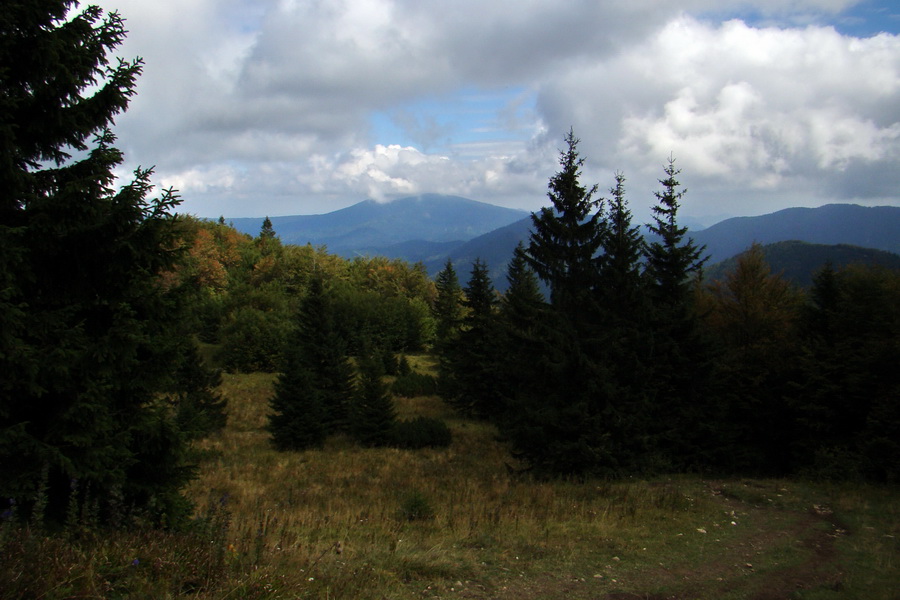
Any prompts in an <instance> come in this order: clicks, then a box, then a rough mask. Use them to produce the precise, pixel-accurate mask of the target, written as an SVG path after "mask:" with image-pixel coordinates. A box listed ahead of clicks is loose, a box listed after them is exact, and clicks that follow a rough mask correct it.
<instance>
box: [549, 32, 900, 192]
mask: <svg viewBox="0 0 900 600" xmlns="http://www.w3.org/2000/svg"><path fill="white" fill-rule="evenodd" d="M542 95H543V99H542V102H541V105H542V106H543V107H544V108H545V116H546V118H547V120H548V122H549V124H550V125H549V127H550V129H551V130H553V129H556V130H559V129H560V128H561V127H562V126H564V124H565V123H566V122H567V120H568V119H571V120H572V122H573V123H574V125H575V126H576V129H577V130H578V131H579V132H580V134H581V136H582V137H583V138H585V141H586V143H587V145H586V147H585V150H586V152H588V153H589V154H591V155H593V156H594V157H595V159H596V160H598V161H599V162H600V163H601V164H603V165H604V166H608V167H613V168H622V169H626V170H632V171H637V172H638V173H640V172H643V171H646V169H647V167H653V168H657V167H658V165H660V164H662V162H663V160H664V159H665V157H667V156H668V155H669V154H670V153H673V154H674V155H675V156H676V158H677V160H678V162H679V165H680V167H681V168H682V169H684V171H685V172H686V173H690V174H691V175H692V176H693V178H694V179H695V181H697V182H698V183H699V184H700V187H701V188H707V189H717V190H718V189H721V188H722V187H723V186H724V185H725V184H726V183H727V184H728V185H730V186H732V187H734V188H736V189H737V190H740V189H742V188H743V189H747V188H750V189H757V190H774V189H776V188H788V189H790V190H792V193H794V194H795V195H797V196H801V195H804V194H805V195H808V196H818V197H819V198H822V199H849V198H856V199H859V198H860V197H861V196H863V197H864V194H861V193H860V192H864V188H863V187H860V188H854V186H844V187H843V188H840V187H837V186H835V185H834V182H835V180H836V179H838V178H843V177H847V176H849V173H850V172H851V171H853V169H851V167H854V166H856V165H865V164H869V163H873V162H884V161H893V162H896V161H897V160H898V158H900V136H898V133H900V102H898V98H900V39H898V38H897V37H896V36H889V35H880V36H876V37H873V38H869V39H856V38H849V37H845V36H841V35H840V34H838V33H837V32H836V31H835V30H834V29H832V28H830V27H807V28H803V29H776V28H754V27H750V26H748V25H747V24H745V23H743V22H741V21H736V20H733V21H729V22H726V23H723V24H721V25H715V24H710V23H706V22H702V21H699V20H696V19H693V18H690V17H687V16H682V17H681V18H678V19H676V20H674V21H672V22H670V23H669V24H668V25H666V27H664V28H663V29H662V30H660V32H659V33H658V34H657V35H656V36H654V37H653V38H652V39H650V40H648V41H647V43H645V44H641V45H638V46H635V47H633V48H630V49H629V50H628V51H627V52H625V53H622V54H621V55H619V56H617V57H615V58H614V59H611V60H609V61H604V62H601V63H599V64H598V65H596V66H595V67H594V68H593V69H590V70H588V71H587V72H581V73H578V72H570V73H566V74H565V75H563V76H561V77H559V78H558V79H556V80H553V81H550V82H548V83H547V84H546V86H545V88H544V90H543V91H542ZM589 99H594V100H595V101H594V102H593V103H592V102H591V101H590V100H589ZM849 189H856V191H855V192H854V195H853V196H850V197H846V196H845V197H843V198H840V197H838V198H836V197H835V195H836V194H840V193H842V192H841V190H844V191H846V190H849ZM743 197H744V196H743V195H741V194H735V195H734V200H735V201H740V200H741V199H742V198H743ZM798 199H802V198H798ZM726 201H727V200H726Z"/></svg>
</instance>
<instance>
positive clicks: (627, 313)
mask: <svg viewBox="0 0 900 600" xmlns="http://www.w3.org/2000/svg"><path fill="white" fill-rule="evenodd" d="M615 177H616V185H615V187H613V188H612V189H610V194H611V196H612V198H611V200H610V202H609V210H608V214H607V216H606V223H607V228H606V235H605V236H604V237H603V240H602V243H601V249H602V254H603V265H602V268H601V269H600V271H599V277H600V281H599V288H598V304H600V306H601V307H602V311H603V313H604V316H605V318H606V322H607V326H617V327H628V326H633V325H635V322H636V320H638V319H640V318H642V316H643V314H644V313H645V312H646V308H647V307H646V302H645V295H646V294H645V288H644V278H643V276H642V265H641V259H642V258H643V255H644V236H643V235H641V228H640V225H632V221H631V218H632V217H631V210H629V208H628V201H627V200H626V198H625V176H624V175H623V174H621V173H616V176H615Z"/></svg>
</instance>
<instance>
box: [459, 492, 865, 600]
mask: <svg viewBox="0 0 900 600" xmlns="http://www.w3.org/2000/svg"><path fill="white" fill-rule="evenodd" d="M710 490H711V493H713V494H714V495H715V498H716V499H717V501H718V502H720V503H721V504H722V507H723V510H725V511H726V512H727V511H735V512H736V513H740V514H742V515H744V519H743V521H746V522H748V523H754V524H755V525H754V526H753V527H747V528H746V530H745V533H742V534H741V535H739V536H737V537H734V538H731V539H729V540H728V541H727V542H724V543H723V544H722V545H717V546H716V549H715V552H714V553H713V554H712V556H710V557H709V558H708V559H707V560H706V561H705V562H703V563H701V564H697V563H693V564H681V565H675V566H666V567H663V566H659V567H648V568H646V569H641V570H639V571H638V572H634V573H631V574H630V576H626V577H622V578H621V579H620V582H619V585H620V589H626V590H628V589H629V588H636V589H633V590H631V591H617V592H608V591H604V590H608V589H609V587H607V584H604V583H601V582H599V581H597V582H592V581H590V580H587V581H586V580H585V579H579V578H576V577H572V576H567V575H565V574H551V573H546V574H542V575H539V576H536V577H535V576H531V577H527V578H524V579H519V580H510V581H507V582H504V583H503V584H502V585H498V586H496V587H495V588H494V589H493V590H491V591H490V593H489V595H484V594H485V590H484V589H483V588H482V589H481V590H478V591H476V590H474V589H471V588H470V589H468V590H457V596H456V597H459V598H485V597H490V598H497V599H501V600H506V599H509V600H512V599H517V600H519V599H524V600H528V599H533V600H537V599H541V600H554V599H563V598H565V599H567V600H581V599H583V600H702V599H719V598H723V597H730V598H740V599H745V598H746V599H750V600H782V599H787V598H792V597H794V594H795V593H796V592H798V591H800V590H810V589H830V590H835V591H838V590H840V589H842V578H843V574H842V572H841V568H840V565H839V563H838V560H837V559H838V556H837V551H836V549H835V540H836V539H837V538H839V537H840V536H843V535H848V534H849V532H848V531H847V528H846V526H844V525H843V524H841V523H840V522H838V521H837V519H836V518H835V516H834V514H833V513H832V512H831V511H830V510H828V509H827V508H826V507H820V506H816V507H810V508H809V510H808V511H806V512H800V511H796V510H789V509H784V508H779V507H776V506H756V505H752V504H748V503H746V502H743V501H741V500H739V499H736V498H734V497H731V496H729V495H728V494H727V493H724V492H723V491H722V489H721V488H717V487H716V486H715V485H711V487H710ZM639 585H644V586H645V587H643V589H642V588H641V587H638V586H639ZM660 590H663V591H660Z"/></svg>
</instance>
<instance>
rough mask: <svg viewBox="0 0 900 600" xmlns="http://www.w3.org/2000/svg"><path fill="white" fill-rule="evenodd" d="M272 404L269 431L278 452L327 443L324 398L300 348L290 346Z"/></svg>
mask: <svg viewBox="0 0 900 600" xmlns="http://www.w3.org/2000/svg"><path fill="white" fill-rule="evenodd" d="M301 343H302V342H301ZM269 405H270V408H271V409H272V412H271V413H270V414H269V422H268V430H269V433H271V434H272V444H273V445H274V446H275V447H276V448H277V449H279V450H306V449H308V448H316V447H319V446H321V445H322V443H323V442H324V441H325V436H326V434H327V429H326V426H325V406H324V399H323V397H322V394H321V392H320V391H319V389H318V388H317V387H316V382H315V376H314V374H313V372H312V370H311V369H310V366H309V365H308V364H307V363H306V357H305V356H304V355H303V352H302V349H301V346H300V345H297V346H291V349H290V351H289V352H288V353H287V355H286V356H285V362H284V372H283V373H282V374H281V375H280V376H279V377H278V380H277V381H276V382H275V394H274V396H272V399H271V400H270V401H269Z"/></svg>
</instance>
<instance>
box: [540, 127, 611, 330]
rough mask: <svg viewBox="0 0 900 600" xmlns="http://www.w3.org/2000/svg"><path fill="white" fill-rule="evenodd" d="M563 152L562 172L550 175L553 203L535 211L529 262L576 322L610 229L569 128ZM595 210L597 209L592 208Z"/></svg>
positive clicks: (559, 305) (593, 283) (555, 300)
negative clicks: (583, 176)
mask: <svg viewBox="0 0 900 600" xmlns="http://www.w3.org/2000/svg"><path fill="white" fill-rule="evenodd" d="M565 141H566V144H567V149H566V150H564V151H562V152H560V158H559V164H560V167H561V169H560V171H559V172H558V173H556V174H555V175H554V176H553V177H551V178H550V183H549V186H548V187H549V192H548V193H547V196H548V197H549V198H550V202H551V206H548V207H544V208H542V209H541V210H540V211H538V212H537V213H535V214H532V215H531V220H532V233H531V238H530V243H529V246H528V253H527V255H526V256H527V258H528V262H529V265H530V266H531V268H532V269H534V272H535V273H537V275H538V277H539V278H540V279H541V280H542V281H543V282H544V283H546V284H547V285H548V286H549V288H550V303H551V304H552V305H553V306H554V307H556V308H557V309H559V310H560V311H562V312H563V313H564V314H565V315H566V316H567V318H569V319H570V320H571V321H573V322H577V321H579V320H581V319H582V318H583V317H584V316H585V315H586V311H585V308H586V307H587V306H589V305H590V294H591V292H592V290H593V289H594V287H595V286H596V284H597V281H596V275H597V271H598V261H599V260H602V257H598V253H599V251H600V248H601V247H602V243H603V238H604V235H605V233H606V231H605V230H606V223H605V220H604V217H603V210H602V202H600V201H595V200H593V195H594V193H595V192H596V191H597V186H596V185H595V186H593V187H591V188H590V189H587V188H585V187H584V186H582V185H581V183H580V181H579V178H580V177H581V167H582V165H583V164H584V159H583V158H580V157H579V155H578V142H579V140H578V139H577V138H576V137H575V134H574V133H573V132H572V131H570V132H569V133H568V135H567V136H566V138H565ZM592 211H595V212H592Z"/></svg>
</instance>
